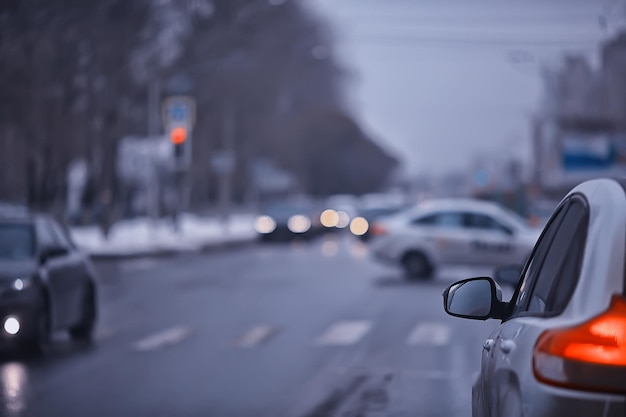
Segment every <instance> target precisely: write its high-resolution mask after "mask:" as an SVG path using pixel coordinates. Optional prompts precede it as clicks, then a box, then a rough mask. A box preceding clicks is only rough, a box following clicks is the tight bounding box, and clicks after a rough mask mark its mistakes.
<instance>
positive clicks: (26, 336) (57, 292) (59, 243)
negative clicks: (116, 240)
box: [0, 209, 97, 352]
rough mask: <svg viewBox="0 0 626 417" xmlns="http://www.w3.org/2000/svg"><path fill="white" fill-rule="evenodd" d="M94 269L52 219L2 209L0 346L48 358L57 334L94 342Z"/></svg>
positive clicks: (66, 233) (0, 229)
mask: <svg viewBox="0 0 626 417" xmlns="http://www.w3.org/2000/svg"><path fill="white" fill-rule="evenodd" d="M96 310H97V306H96V284H95V277H94V273H93V267H92V266H91V263H90V261H89V260H88V258H86V257H85V256H84V255H83V254H82V253H81V252H80V251H79V250H77V248H76V247H75V245H74V244H73V242H72V240H71V238H70V236H69V234H68V232H67V230H66V229H65V228H64V227H63V226H62V225H61V224H59V223H58V222H56V221H55V220H54V219H52V218H51V217H49V216H46V215H37V214H29V213H28V212H26V211H21V212H20V211H16V210H11V211H9V212H7V211H6V210H1V209H0V326H1V327H0V344H7V345H11V346H15V347H21V348H24V349H26V350H28V351H31V352H42V351H43V350H44V348H45V347H46V346H47V344H48V342H49V340H50V335H51V333H53V332H55V331H57V330H68V331H69V334H70V336H71V337H72V338H73V339H76V340H81V341H89V340H91V337H92V334H93V329H94V326H95V321H96V313H97V311H96Z"/></svg>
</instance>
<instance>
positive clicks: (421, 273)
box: [370, 199, 541, 278]
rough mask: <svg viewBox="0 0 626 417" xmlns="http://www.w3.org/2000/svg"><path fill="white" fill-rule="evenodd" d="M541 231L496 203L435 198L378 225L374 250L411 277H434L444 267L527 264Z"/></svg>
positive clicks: (373, 229) (380, 256)
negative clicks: (525, 262) (437, 270)
mask: <svg viewBox="0 0 626 417" xmlns="http://www.w3.org/2000/svg"><path fill="white" fill-rule="evenodd" d="M540 231H541V230H540V229H535V228H531V227H530V226H528V225H527V224H526V223H525V221H524V219H523V218H521V217H520V216H518V215H517V214H515V213H513V212H511V211H509V210H507V209H505V208H503V207H501V206H499V205H497V204H495V203H491V202H487V201H480V200H472V199H439V200H430V201H427V202H424V203H422V204H419V205H418V206H416V207H414V208H411V209H408V210H405V211H402V212H400V213H397V214H396V215H393V216H391V217H389V218H387V219H385V220H381V221H379V222H376V223H375V224H374V225H372V227H371V230H370V233H371V235H372V237H373V238H372V240H371V244H370V250H371V253H372V254H373V255H374V257H375V258H376V259H378V260H380V261H383V262H387V263H392V264H395V265H400V266H402V267H403V268H404V269H405V271H406V274H407V277H410V278H429V277H431V276H432V275H433V272H434V271H435V269H436V268H437V267H439V266H440V265H484V266H494V267H495V266H502V265H510V264H521V263H523V262H524V261H525V260H526V258H527V257H528V255H529V254H530V251H531V250H532V248H533V246H534V244H535V242H536V241H537V238H538V237H539V233H540Z"/></svg>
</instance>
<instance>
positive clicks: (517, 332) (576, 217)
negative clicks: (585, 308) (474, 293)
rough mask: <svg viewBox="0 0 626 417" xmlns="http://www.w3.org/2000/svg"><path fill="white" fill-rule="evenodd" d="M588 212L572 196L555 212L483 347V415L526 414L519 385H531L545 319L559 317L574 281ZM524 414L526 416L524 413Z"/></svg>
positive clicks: (526, 403)
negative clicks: (502, 317)
mask: <svg viewBox="0 0 626 417" xmlns="http://www.w3.org/2000/svg"><path fill="white" fill-rule="evenodd" d="M588 221H589V209H588V206H587V203H586V201H585V200H584V199H583V198H582V197H580V196H576V195H575V196H572V197H571V198H570V199H568V200H567V201H566V202H564V203H563V204H562V205H561V206H560V207H559V209H557V211H556V212H555V215H554V216H553V217H552V219H551V220H550V222H549V223H548V225H547V226H546V229H545V230H544V232H543V234H542V236H541V238H540V239H539V241H538V242H537V245H536V246H535V249H534V251H533V254H532V255H531V257H530V258H529V260H528V262H527V264H526V267H525V270H524V272H523V274H522V277H521V279H520V284H519V285H518V288H517V290H516V292H515V294H514V295H513V298H512V300H511V303H510V309H511V310H510V315H509V318H508V319H507V320H505V321H504V322H503V323H502V324H501V325H500V326H499V327H498V329H496V330H495V331H494V332H493V333H492V335H491V336H490V337H489V339H487V340H486V341H485V344H484V346H483V348H484V349H483V361H484V363H483V365H484V366H483V369H482V372H483V374H482V375H481V377H482V382H483V386H482V390H483V392H482V395H483V398H482V399H483V404H484V406H485V408H486V411H487V412H486V415H488V416H494V417H495V416H498V417H507V416H522V415H529V414H528V407H530V405H531V403H532V399H531V398H528V396H527V395H525V393H524V386H527V384H532V383H535V380H534V376H533V374H532V366H531V364H532V357H533V349H534V346H535V343H536V341H537V339H538V337H539V335H540V334H541V333H542V332H543V331H544V330H545V329H546V328H547V326H549V318H551V317H556V316H558V315H559V314H561V313H562V311H563V310H564V309H565V307H566V305H567V303H568V302H569V300H570V298H571V295H572V293H573V292H574V289H575V287H576V284H577V282H578V277H579V275H580V268H581V263H582V258H583V252H584V247H585V242H586V238H587V226H588ZM525 409H526V412H524V410H525Z"/></svg>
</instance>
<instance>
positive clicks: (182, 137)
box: [170, 127, 189, 145]
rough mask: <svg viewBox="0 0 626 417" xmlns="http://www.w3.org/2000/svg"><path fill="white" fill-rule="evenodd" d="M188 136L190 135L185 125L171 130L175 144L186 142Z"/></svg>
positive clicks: (171, 137) (171, 139)
mask: <svg viewBox="0 0 626 417" xmlns="http://www.w3.org/2000/svg"><path fill="white" fill-rule="evenodd" d="M187 136H189V133H188V132H187V129H185V128H184V127H175V128H174V129H172V130H170V141H171V142H172V143H173V144H174V145H181V144H183V143H185V141H186V140H187Z"/></svg>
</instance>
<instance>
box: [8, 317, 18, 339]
mask: <svg viewBox="0 0 626 417" xmlns="http://www.w3.org/2000/svg"><path fill="white" fill-rule="evenodd" d="M4 331H5V332H7V333H8V334H10V335H14V334H17V332H19V331H20V322H19V321H18V320H17V319H16V318H15V317H7V318H6V319H5V320H4Z"/></svg>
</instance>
